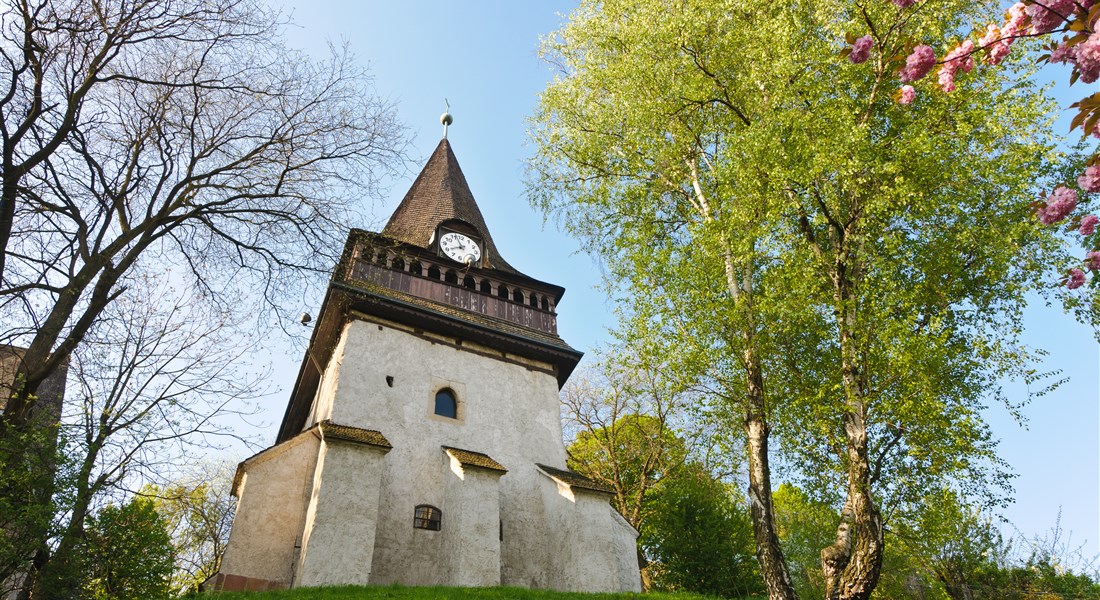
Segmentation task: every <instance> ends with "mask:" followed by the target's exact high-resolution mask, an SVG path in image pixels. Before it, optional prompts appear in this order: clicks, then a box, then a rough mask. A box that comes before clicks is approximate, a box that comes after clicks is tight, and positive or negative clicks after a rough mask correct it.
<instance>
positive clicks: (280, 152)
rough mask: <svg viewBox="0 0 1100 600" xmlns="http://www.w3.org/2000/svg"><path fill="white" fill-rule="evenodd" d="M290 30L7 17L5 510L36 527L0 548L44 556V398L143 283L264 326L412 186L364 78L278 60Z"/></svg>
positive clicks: (103, 11)
mask: <svg viewBox="0 0 1100 600" xmlns="http://www.w3.org/2000/svg"><path fill="white" fill-rule="evenodd" d="M282 25H283V20H282V18H281V17H280V15H279V14H278V13H274V12H272V11H270V10H269V9H267V8H265V7H264V6H263V5H262V4H261V3H260V2H259V1H258V0H117V1H113V2H106V1H103V0H38V1H32V0H5V4H4V7H3V10H2V11H0V184H2V185H0V323H2V324H3V326H2V327H0V343H3V344H10V345H14V346H20V347H24V348H26V350H25V351H24V352H22V354H21V358H22V362H21V363H20V365H19V367H18V370H17V373H16V376H15V378H14V381H13V384H12V385H11V390H10V394H9V397H8V398H7V402H6V407H5V409H4V411H3V412H2V414H0V507H8V508H10V509H11V510H12V511H13V512H17V513H19V514H21V515H30V514H31V513H34V514H35V515H37V516H35V517H34V518H33V519H31V518H29V517H28V520H27V521H26V523H24V524H25V525H26V527H23V526H16V525H15V524H12V523H9V524H8V525H7V526H5V527H3V528H0V548H3V547H8V546H12V545H16V546H18V545H21V544H22V543H23V542H22V541H21V540H25V539H28V537H29V538H30V539H35V538H38V539H39V540H40V541H39V542H38V544H39V545H40V546H41V545H42V544H43V543H44V542H42V541H41V539H42V536H43V535H44V533H43V531H44V529H43V527H44V526H45V524H44V523H43V521H42V519H41V515H42V514H45V513H48V512H49V511H48V510H36V509H35V507H39V508H42V507H46V506H47V504H48V503H49V498H50V489H49V487H50V484H49V482H48V481H47V480H48V478H47V477H44V476H42V473H46V472H48V471H49V469H48V467H49V465H50V464H52V462H53V461H54V460H55V458H54V457H53V443H52V438H50V436H38V438H41V439H38V438H36V435H37V432H38V431H39V430H40V428H41V427H43V426H47V425H49V424H48V423H32V422H31V421H32V419H33V418H35V417H34V415H36V414H41V413H42V411H37V412H36V411H35V403H36V402H37V397H38V394H37V392H38V390H39V386H40V384H41V383H42V382H43V381H44V380H45V379H46V378H47V377H48V376H49V375H50V374H51V373H53V372H55V371H57V370H58V369H59V368H60V367H61V366H62V365H64V364H65V363H66V361H67V360H69V358H70V357H71V356H72V355H73V353H74V352H75V351H77V350H78V349H79V347H80V346H81V344H82V343H84V340H85V338H86V337H87V336H88V335H89V333H90V331H91V330H92V329H93V328H94V327H97V326H98V324H100V323H101V322H102V321H103V320H104V319H105V318H107V317H106V316H105V315H106V311H108V309H109V308H110V307H111V306H112V304H113V303H115V302H117V301H119V299H120V298H122V297H124V295H125V294H127V293H128V290H129V289H130V288H131V287H132V286H141V285H144V282H143V281H142V278H140V277H137V276H135V273H136V272H143V273H163V272H170V273H171V281H172V282H173V283H174V284H175V285H176V286H177V288H178V289H180V290H193V291H194V292H195V293H197V294H200V296H201V298H202V299H203V301H204V302H207V303H210V304H212V305H214V306H216V308H217V309H218V310H219V311H223V312H236V313H237V314H238V315H247V316H250V317H252V318H253V319H254V321H255V322H256V323H262V324H264V325H270V319H268V318H267V317H269V316H271V315H272V314H274V315H275V316H276V317H281V316H282V310H281V308H280V305H281V301H283V300H285V299H286V298H288V297H293V294H295V293H296V292H299V291H300V290H301V289H302V286H304V285H307V284H309V283H310V282H311V281H314V280H316V279H318V278H319V277H320V275H321V274H323V273H326V272H327V271H328V270H329V269H330V268H331V265H332V264H333V263H334V262H335V258H336V256H337V255H338V253H339V252H340V249H341V248H342V238H343V235H344V234H345V231H346V227H347V225H346V224H347V223H349V222H353V216H354V214H355V208H356V205H357V203H359V202H362V201H363V200H364V199H369V198H371V197H374V196H375V195H377V193H378V192H379V189H380V182H381V180H382V179H383V178H384V177H385V176H387V175H388V174H390V173H392V172H393V171H394V170H395V169H401V168H403V166H404V157H405V154H404V153H405V149H406V147H407V146H406V135H405V130H404V129H403V127H402V126H401V125H400V124H399V123H398V122H397V121H396V118H395V115H394V111H393V108H392V106H391V105H390V104H389V103H388V102H386V101H384V100H382V99H380V98H379V97H378V96H377V95H375V94H374V92H373V90H372V86H371V82H370V79H369V78H368V77H367V75H366V73H365V72H364V71H362V70H361V69H359V68H356V67H355V66H353V62H352V60H351V57H350V56H349V55H348V54H347V53H346V52H341V51H339V50H334V51H333V53H332V55H331V57H330V58H329V59H328V60H326V61H321V62H318V61H315V60H312V59H309V58H308V57H305V56H302V55H300V54H299V53H296V52H293V51H291V50H289V49H287V48H285V47H284V46H283V45H282V43H281V41H280V29H281V27H282ZM187 293H188V294H190V293H191V292H187ZM36 440H37V441H36ZM38 554H39V555H41V553H38Z"/></svg>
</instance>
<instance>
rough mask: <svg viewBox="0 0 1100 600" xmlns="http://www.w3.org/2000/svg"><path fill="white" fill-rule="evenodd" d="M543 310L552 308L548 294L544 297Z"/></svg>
mask: <svg viewBox="0 0 1100 600" xmlns="http://www.w3.org/2000/svg"><path fill="white" fill-rule="evenodd" d="M542 310H550V302H548V301H547V300H546V296H543V297H542Z"/></svg>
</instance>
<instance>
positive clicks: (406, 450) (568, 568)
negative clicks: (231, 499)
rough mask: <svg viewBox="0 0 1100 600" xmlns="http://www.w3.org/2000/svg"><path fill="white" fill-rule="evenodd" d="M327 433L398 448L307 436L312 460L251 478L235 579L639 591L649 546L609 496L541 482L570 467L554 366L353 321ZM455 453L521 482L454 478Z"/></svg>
mask: <svg viewBox="0 0 1100 600" xmlns="http://www.w3.org/2000/svg"><path fill="white" fill-rule="evenodd" d="M388 378H392V385H391V384H390V383H389V382H388V381H387V379H388ZM443 388H450V389H451V390H453V391H454V392H455V395H456V397H457V399H458V402H459V408H458V418H457V419H450V418H445V417H440V416H438V415H435V414H434V412H433V410H434V405H435V393H436V392H437V391H438V390H440V389H443ZM325 419H331V420H332V421H333V422H334V423H337V424H340V425H347V426H352V427H359V428H363V429H372V430H377V431H380V432H382V434H383V435H384V436H385V437H386V438H387V439H388V440H389V442H390V443H391V444H392V446H393V448H392V450H390V451H389V452H388V453H383V452H382V451H380V450H378V449H377V448H374V447H370V446H363V445H356V444H351V443H346V442H340V441H333V442H332V443H327V442H326V443H321V442H320V441H318V439H317V438H316V437H315V436H313V435H312V434H310V435H308V436H300V437H308V438H309V439H311V440H313V441H312V442H311V443H310V444H308V446H309V447H308V448H306V446H307V444H305V443H301V442H298V443H299V445H300V446H301V449H300V450H294V451H288V450H279V452H281V453H282V454H280V456H281V455H283V454H285V455H287V456H288V457H289V458H287V459H280V461H274V460H269V461H267V462H263V463H257V464H256V465H253V466H252V467H250V469H249V471H248V474H247V478H246V481H245V485H244V486H243V487H245V488H247V492H246V493H242V500H241V505H240V506H241V508H240V509H239V511H240V512H238V516H237V521H236V522H235V523H234V529H233V534H232V536H231V540H230V547H229V550H228V551H227V554H226V561H225V562H223V569H222V571H223V572H224V573H233V574H239V575H245V576H249V577H257V578H263V579H269V580H275V581H290V577H291V576H292V574H295V575H294V585H307V586H312V585H325V584H336V583H368V582H369V583H372V584H390V583H401V584H405V585H441V584H442V585H467V586H483V585H495V584H503V585H518V586H523V587H534V588H551V589H561V590H577V591H636V590H638V589H640V580H639V579H638V572H637V564H636V560H637V559H636V553H635V550H634V538H635V537H636V535H637V534H636V532H635V531H634V530H633V528H631V527H630V526H629V525H627V524H626V523H625V521H622V519H621V517H618V515H615V514H613V513H614V511H613V509H611V508H610V506H609V504H608V501H607V500H608V498H607V496H606V495H604V494H598V493H592V492H578V493H573V492H572V491H570V490H569V488H568V486H560V485H559V484H557V483H556V482H555V481H554V480H552V479H551V478H549V477H548V476H547V475H546V474H545V473H543V472H542V471H541V470H539V469H538V468H537V467H536V466H535V465H536V463H542V464H547V465H551V466H554V467H557V468H564V467H565V456H566V454H565V446H564V444H563V442H562V438H561V420H560V416H559V403H558V387H557V378H556V376H555V375H554V373H553V371H552V367H551V365H550V364H548V363H540V362H537V361H531V360H527V359H522V358H519V357H513V356H506V355H503V354H502V353H500V352H499V351H493V350H491V349H488V348H484V347H479V346H477V345H475V344H471V343H469V342H457V341H455V340H450V339H447V338H442V337H431V336H426V335H424V334H420V333H419V332H413V331H411V330H409V329H408V328H405V327H402V326H398V325H395V324H392V323H388V322H384V321H379V322H374V321H373V320H367V318H364V319H363V320H353V321H352V322H350V323H348V324H347V325H346V326H345V328H344V330H343V331H342V333H341V337H340V340H339V342H338V344H337V347H336V349H335V351H334V354H333V357H332V360H331V361H330V362H329V363H328V365H327V366H326V371H325V374H324V377H323V378H322V381H321V384H320V386H319V388H318V392H317V396H316V398H315V400H314V405H313V407H312V409H311V412H310V420H309V422H307V423H306V428H309V427H312V426H313V425H315V424H316V423H317V422H320V421H322V420H325ZM297 439H298V438H295V440H297ZM294 443H296V442H295V441H294V440H291V441H289V442H287V443H285V444H284V446H287V445H292V444H294ZM442 446H450V447H455V448H461V449H465V450H470V451H474V452H482V453H485V454H488V455H489V456H490V457H492V458H493V459H495V460H496V461H497V462H499V463H500V464H502V465H503V466H504V467H505V468H506V469H508V472H507V473H504V474H501V472H500V471H495V470H490V469H484V468H479V467H470V466H467V467H465V468H456V467H455V461H453V460H452V459H451V457H450V456H449V455H447V454H446V453H445V452H444V451H443V449H442ZM278 448H282V446H280V447H277V449H278ZM292 450H293V449H292ZM307 450H308V451H307ZM420 504H429V505H432V506H435V507H437V508H439V509H440V510H441V511H442V523H443V526H442V530H441V531H428V530H423V529H416V528H414V527H413V513H414V509H415V507H416V506H417V505H420ZM272 522H273V523H272ZM501 534H503V540H501V539H500V536H501ZM238 540H244V541H238ZM296 543H297V544H298V545H300V546H301V551H300V553H299V552H296V551H295V548H294V546H295V544H296ZM238 556H241V557H243V556H248V557H249V558H247V559H245V558H237V557H238Z"/></svg>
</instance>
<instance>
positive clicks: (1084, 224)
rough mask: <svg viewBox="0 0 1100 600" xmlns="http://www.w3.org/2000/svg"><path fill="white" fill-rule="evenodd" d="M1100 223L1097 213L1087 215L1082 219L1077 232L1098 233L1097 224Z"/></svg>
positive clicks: (1083, 233)
mask: <svg viewBox="0 0 1100 600" xmlns="http://www.w3.org/2000/svg"><path fill="white" fill-rule="evenodd" d="M1097 223H1100V218H1097V217H1096V215H1085V216H1084V218H1082V219H1081V226H1080V227H1079V228H1078V229H1077V232H1078V233H1080V234H1081V235H1092V234H1094V233H1096V224H1097Z"/></svg>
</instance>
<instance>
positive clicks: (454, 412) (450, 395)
mask: <svg viewBox="0 0 1100 600" xmlns="http://www.w3.org/2000/svg"><path fill="white" fill-rule="evenodd" d="M435 414H437V415H439V416H441V417H447V418H449V419H457V418H458V399H456V398H455V393H454V392H453V391H451V390H450V389H448V388H444V389H442V390H439V391H438V392H436V393H435Z"/></svg>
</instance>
